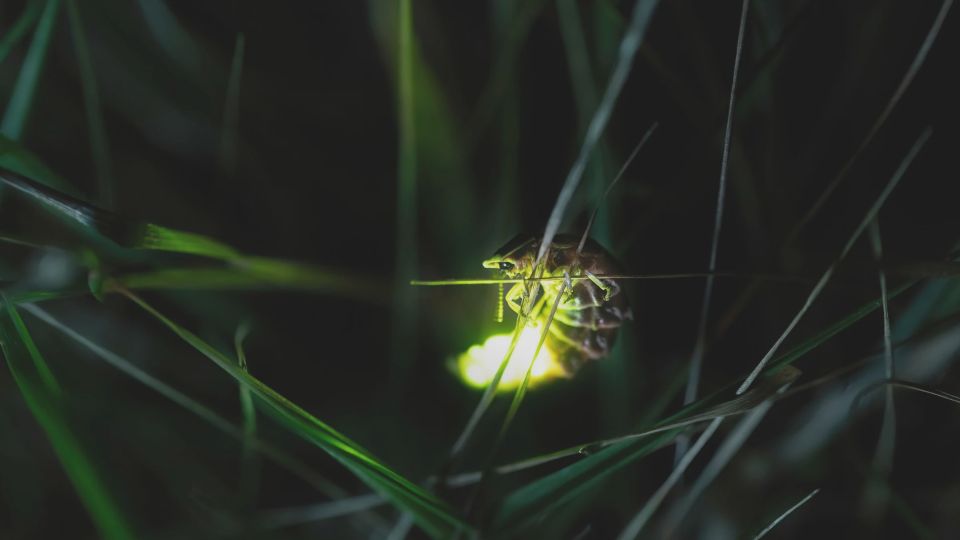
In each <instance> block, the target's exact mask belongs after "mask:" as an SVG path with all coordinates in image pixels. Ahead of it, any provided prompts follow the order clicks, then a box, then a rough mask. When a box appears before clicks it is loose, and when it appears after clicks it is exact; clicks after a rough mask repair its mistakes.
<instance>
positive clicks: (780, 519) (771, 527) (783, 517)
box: [753, 488, 820, 540]
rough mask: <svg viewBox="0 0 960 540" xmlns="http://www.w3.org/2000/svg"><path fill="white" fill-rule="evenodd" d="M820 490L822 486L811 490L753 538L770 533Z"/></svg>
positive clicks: (757, 538) (754, 539) (756, 539)
mask: <svg viewBox="0 0 960 540" xmlns="http://www.w3.org/2000/svg"><path fill="white" fill-rule="evenodd" d="M819 492H820V488H817V489H815V490H813V491H811V492H810V493H809V494H808V495H807V496H806V497H804V498H802V499H800V500H799V501H798V502H797V504H795V505H793V506H791V507H790V508H787V510H786V511H784V512H783V513H782V514H780V515H779V516H777V518H776V519H774V520H773V521H772V522H770V525H767V526H766V527H765V528H764V529H763V530H762V531H760V532H759V533H757V535H756V536H754V537H753V540H760V538H763V537H764V536H766V535H767V533H769V532H770V531H771V530H773V528H774V527H776V526H777V525H779V524H780V522H781V521H783V520H784V519H786V517H787V516H789V515H790V514H792V513H793V512H794V511H796V510H797V509H798V508H800V507H801V506H803V505H804V504H806V503H807V502H808V501H809V500H810V499H812V498H813V496H814V495H816V494H817V493H819Z"/></svg>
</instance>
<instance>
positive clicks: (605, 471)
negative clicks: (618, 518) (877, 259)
mask: <svg viewBox="0 0 960 540" xmlns="http://www.w3.org/2000/svg"><path fill="white" fill-rule="evenodd" d="M913 284H914V283H908V284H905V285H902V286H900V287H897V288H896V289H893V290H891V291H890V297H891V298H893V297H894V296H897V295H898V294H900V293H902V292H903V291H905V290H906V289H907V288H909V287H910V286H912V285H913ZM879 307H880V300H879V299H878V300H875V301H872V302H868V303H866V304H864V305H862V306H860V307H859V308H858V309H856V310H855V311H853V312H852V313H850V314H849V315H847V316H846V317H844V318H842V319H840V320H838V321H837V322H835V323H834V324H832V325H830V326H829V327H827V328H825V329H823V330H822V331H820V332H819V333H817V334H815V335H814V336H812V337H810V338H808V339H806V340H804V341H803V342H801V343H800V344H798V345H797V346H795V347H794V348H793V349H791V350H789V351H787V352H785V353H783V354H782V355H781V356H779V357H778V358H777V359H776V360H774V361H772V362H771V363H770V364H771V367H770V370H773V369H776V368H778V367H781V366H785V365H788V364H790V363H792V362H795V361H796V360H798V359H799V358H801V357H803V356H804V355H805V354H807V353H809V352H810V351H812V350H814V349H815V348H817V347H818V346H820V345H822V344H823V343H825V342H826V341H828V340H829V339H830V338H832V337H834V336H836V335H837V334H839V333H840V332H842V331H843V330H845V329H847V328H849V327H850V326H852V325H853V324H854V323H856V322H858V321H860V320H862V319H863V318H864V317H866V316H867V315H869V314H871V313H873V312H874V311H875V310H877V309H878V308H879ZM733 386H734V383H731V384H730V385H728V387H726V388H728V389H732V387H733ZM709 399H710V398H709V397H707V398H701V399H700V400H698V401H696V402H694V403H692V404H690V405H688V406H686V407H684V408H683V409H681V410H680V411H678V412H677V413H675V414H673V415H671V416H669V417H667V418H664V419H662V420H661V421H660V422H658V423H657V424H656V425H655V426H654V428H656V427H658V426H661V425H667V424H671V423H674V422H682V421H683V420H684V419H688V418H690V417H692V416H694V415H696V414H698V413H699V412H700V411H702V409H703V408H704V404H705V403H706V402H707V401H708V400H709ZM683 429H684V428H683V427H677V428H673V429H669V430H668V431H665V432H661V433H660V434H658V435H656V436H654V437H645V438H643V439H640V440H625V441H622V442H618V443H614V444H612V445H610V446H608V447H605V448H603V449H601V450H599V451H597V452H588V455H587V456H586V457H585V458H584V459H582V460H580V461H578V462H576V463H573V464H571V465H568V466H566V467H564V468H563V469H561V470H559V471H556V472H554V473H551V474H548V475H547V476H545V477H543V478H540V479H538V480H535V481H533V482H531V483H530V484H527V485H526V486H523V487H521V488H519V489H517V490H516V491H514V492H512V493H510V494H509V495H508V496H507V497H506V498H505V499H504V501H503V504H502V505H501V506H500V508H499V509H498V511H497V513H496V514H495V516H494V519H493V523H494V527H495V528H496V529H497V530H512V529H515V528H517V527H519V526H522V525H524V524H525V523H528V522H529V521H530V520H533V519H536V518H537V517H538V516H540V515H542V514H543V513H545V512H549V511H551V510H554V509H556V508H558V507H559V506H561V505H562V504H564V503H565V502H567V501H570V500H572V499H574V498H576V497H577V496H579V495H582V494H584V493H587V492H588V491H589V490H590V489H591V488H592V487H594V486H596V485H597V484H598V483H600V482H603V481H605V480H606V479H608V478H610V476H611V475H613V474H614V473H616V472H617V471H619V470H621V469H622V468H624V467H626V466H627V465H630V464H631V463H634V462H635V461H637V460H639V459H641V458H643V457H645V456H646V455H648V454H650V453H651V452H653V451H655V450H657V449H659V448H662V447H663V446H664V445H666V444H669V443H670V442H672V441H673V440H674V439H675V438H676V436H677V435H678V434H679V433H681V432H682V430H683Z"/></svg>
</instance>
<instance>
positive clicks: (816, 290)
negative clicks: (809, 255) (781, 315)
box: [737, 128, 932, 394]
mask: <svg viewBox="0 0 960 540" xmlns="http://www.w3.org/2000/svg"><path fill="white" fill-rule="evenodd" d="M931 133H932V132H931V130H930V128H927V129H926V130H924V131H923V133H921V134H920V136H919V137H918V138H917V140H916V142H914V143H913V146H911V147H910V150H909V151H908V152H907V155H906V156H904V158H903V159H902V160H901V161H900V165H899V166H898V167H897V170H896V171H894V173H893V175H892V176H891V178H890V180H889V181H888V182H887V185H886V186H885V187H884V188H883V191H881V192H880V195H878V196H877V198H876V199H875V200H874V202H873V205H871V206H870V209H869V210H868V211H867V214H866V215H865V216H864V218H863V219H862V220H861V221H860V224H859V225H858V226H857V228H856V229H854V231H853V233H852V234H851V235H850V237H849V238H848V239H847V242H846V244H844V246H843V249H842V250H841V251H840V255H839V256H838V257H837V259H836V260H835V261H834V262H833V263H831V264H830V266H828V267H827V269H826V270H825V271H824V272H823V275H822V276H821V277H820V280H819V281H818V282H817V284H816V285H814V287H813V289H812V290H811V291H810V294H809V295H808V296H807V299H806V301H805V302H804V304H803V306H802V307H801V308H800V310H799V311H797V314H796V315H795V316H794V318H793V320H792V321H790V324H788V325H787V328H786V329H785V330H784V331H783V333H782V334H780V337H779V338H777V340H776V341H775V342H774V344H773V346H771V347H770V349H769V350H768V351H767V353H766V354H765V355H764V356H763V358H761V359H760V361H759V362H758V363H757V366H756V367H755V368H754V369H753V371H752V372H750V375H748V376H747V378H746V379H744V381H743V384H741V385H740V388H738V389H737V393H738V394H739V393H743V392H744V391H746V390H747V388H750V385H751V384H752V383H753V381H754V379H756V377H757V376H758V375H759V374H760V372H761V371H762V370H763V367H764V366H765V365H766V363H767V362H768V361H769V360H770V359H771V358H772V357H773V355H774V354H776V352H777V350H778V349H779V348H780V346H781V345H782V344H783V342H784V340H786V338H787V336H789V335H790V333H791V332H792V331H793V329H794V328H795V327H796V325H797V323H798V322H800V319H801V318H803V316H804V315H805V314H806V313H807V310H808V309H809V308H810V306H811V305H812V304H813V302H814V301H815V300H816V299H817V297H818V296H819V295H820V293H821V292H822V291H823V288H824V287H825V286H826V284H827V282H828V281H829V280H830V278H831V277H832V276H833V274H834V272H835V270H836V268H837V266H838V264H839V262H840V261H842V260H843V259H844V258H845V257H846V256H847V253H849V252H850V249H851V248H853V245H854V243H856V241H857V240H858V239H859V238H860V235H861V234H862V233H863V232H864V230H865V229H866V228H867V226H868V225H869V224H870V222H871V221H873V219H874V218H875V217H876V215H877V212H879V211H880V208H881V207H882V206H883V203H884V202H886V200H887V197H889V196H890V193H891V192H892V191H893V189H894V188H896V187H897V184H898V183H899V182H900V179H901V178H903V175H904V174H905V173H906V172H907V169H908V168H909V167H910V164H911V163H912V162H913V159H914V158H915V157H917V154H918V153H919V152H920V150H921V149H922V148H923V147H924V145H925V144H926V142H927V141H928V140H930V136H931Z"/></svg>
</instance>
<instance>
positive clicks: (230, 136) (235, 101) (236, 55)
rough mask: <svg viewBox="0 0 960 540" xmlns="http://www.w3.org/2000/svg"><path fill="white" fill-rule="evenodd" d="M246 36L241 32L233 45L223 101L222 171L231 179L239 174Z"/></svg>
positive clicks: (221, 133) (221, 134)
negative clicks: (241, 93)
mask: <svg viewBox="0 0 960 540" xmlns="http://www.w3.org/2000/svg"><path fill="white" fill-rule="evenodd" d="M246 43H247V39H246V36H245V35H244V34H243V33H242V32H241V33H239V34H237V38H236V40H235V41H234V45H233V60H232V61H231V62H230V78H229V79H228V81H227V95H226V98H225V99H224V100H223V126H222V128H221V132H220V169H221V170H222V171H223V173H224V174H225V175H226V176H227V178H229V179H233V178H234V177H235V176H236V174H237V153H238V145H239V143H240V134H239V131H240V80H241V77H242V76H243V59H244V55H245V54H246Z"/></svg>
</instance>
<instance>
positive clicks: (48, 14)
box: [0, 0, 60, 140]
mask: <svg viewBox="0 0 960 540" xmlns="http://www.w3.org/2000/svg"><path fill="white" fill-rule="evenodd" d="M59 11H60V0H47V3H46V6H45V7H44V9H43V13H42V14H41V15H40V22H39V23H37V29H36V30H35V31H34V33H33V41H32V42H31V43H30V49H29V50H28V51H27V56H26V57H25V58H24V59H23V66H22V67H21V68H20V75H19V76H18V77H17V82H16V84H15V85H14V87H13V95H11V96H10V101H9V102H8V103H7V109H6V111H4V113H3V120H2V121H0V133H3V134H4V135H5V136H7V137H10V138H11V139H14V140H16V139H19V138H20V136H21V135H22V134H23V128H24V126H26V124H27V118H28V117H29V116H30V109H31V108H32V106H33V98H34V97H35V96H36V92H37V85H38V84H39V82H40V74H41V73H42V72H43V64H44V62H45V60H46V57H47V48H48V47H49V45H50V39H51V38H52V37H53V28H54V25H55V24H56V21H57V13H58V12H59Z"/></svg>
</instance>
